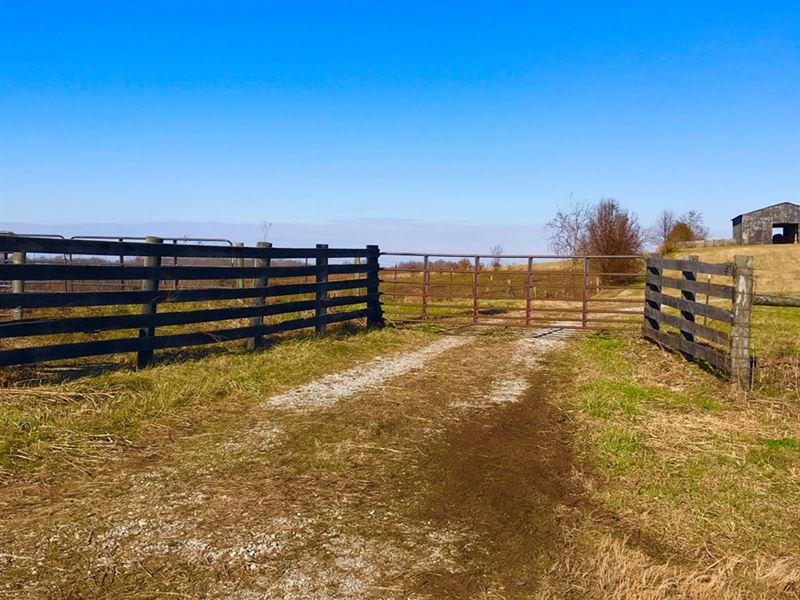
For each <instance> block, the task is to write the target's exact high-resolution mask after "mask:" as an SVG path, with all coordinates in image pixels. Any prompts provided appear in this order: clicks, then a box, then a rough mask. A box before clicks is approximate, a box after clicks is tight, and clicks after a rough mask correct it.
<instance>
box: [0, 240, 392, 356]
mask: <svg viewBox="0 0 800 600" xmlns="http://www.w3.org/2000/svg"><path fill="white" fill-rule="evenodd" d="M0 253H2V254H3V255H11V256H12V257H13V259H12V261H11V263H8V261H4V262H3V264H0V281H7V282H11V285H10V290H11V291H10V292H3V293H0V309H6V310H10V318H8V319H6V320H0V344H2V346H0V366H8V365H20V364H30V363H37V362H42V361H50V360H57V359H67V358H80V357H87V356H98V355H105V354H117V353H125V352H136V353H137V364H138V365H139V366H140V367H144V366H146V365H148V364H149V363H150V362H151V361H152V356H153V351H154V350H159V349H166V348H178V347H186V346H195V345H200V344H210V343H217V342H224V341H230V340H239V339H246V340H248V347H250V348H255V347H258V346H260V345H261V343H262V340H263V336H265V335H269V334H274V333H280V332H285V331H291V330H296V329H303V328H313V329H314V330H315V331H316V332H317V333H320V334H321V333H324V332H325V329H326V326H327V325H329V324H331V323H340V322H345V321H352V320H356V319H366V321H367V325H369V326H373V325H378V324H380V323H381V321H382V316H381V307H380V302H379V295H378V268H379V267H378V257H379V249H378V247H377V246H367V247H366V248H329V247H328V246H327V245H325V244H318V245H317V246H316V247H314V248H274V247H272V246H271V245H270V244H267V243H260V244H259V245H258V246H255V247H247V246H244V245H241V244H228V245H221V246H204V245H200V244H164V243H163V240H162V239H160V238H147V239H146V241H145V242H138V241H116V240H105V239H99V240H98V239H61V238H44V237H34V236H19V235H0ZM43 255H44V256H45V258H44V259H42V258H41V257H42V256H43ZM49 255H59V256H69V257H70V260H69V261H67V262H66V264H64V263H62V264H52V263H51V262H47V261H48V260H52V258H49ZM76 255H77V256H84V257H91V260H92V261H97V260H103V259H102V258H101V259H98V258H97V257H132V258H133V259H134V261H135V262H136V264H134V265H131V264H125V261H124V260H121V261H120V263H119V264H95V263H94V262H91V263H80V262H78V261H76V260H75V258H74V257H75V256H76ZM31 257H37V262H34V260H29V258H31ZM164 258H172V259H174V261H175V263H177V258H183V259H191V260H192V261H194V262H198V261H202V260H206V261H208V260H213V259H229V260H230V263H229V265H227V266H218V265H216V264H215V265H213V266H207V265H204V264H186V265H178V264H173V265H171V266H163V265H162V264H161V262H162V259H164ZM309 259H313V261H314V262H313V264H310V265H309V264H304V265H299V266H298V265H297V264H293V263H295V262H297V261H305V262H306V263H307V261H308V260H309ZM342 259H345V260H352V261H353V263H352V264H348V263H346V262H345V263H341V262H340V263H336V264H334V263H332V262H331V261H332V260H342ZM362 259H365V260H364V261H363V262H362ZM274 261H283V262H282V263H276V262H274ZM248 263H250V264H248ZM298 279H300V280H301V281H302V282H298ZM309 279H311V280H312V282H309V281H308V280H309ZM178 280H180V281H181V282H182V284H183V285H184V286H185V285H189V284H190V283H191V282H200V281H204V282H206V283H210V287H202V288H196V289H191V288H190V289H177V281H178ZM51 281H66V282H75V281H82V282H101V283H102V282H107V281H116V282H119V281H122V282H128V283H130V282H136V281H138V282H139V285H140V289H139V290H136V291H127V290H126V289H124V288H125V285H124V283H123V290H122V291H103V289H102V288H101V289H99V290H98V289H93V290H91V291H80V292H76V291H69V290H71V289H72V286H69V285H68V286H66V290H68V291H61V290H58V291H39V290H37V291H31V290H29V289H26V284H27V282H51ZM163 281H173V282H174V283H175V285H174V287H173V289H161V282H163ZM230 281H232V282H233V284H234V285H233V286H232V287H226V286H224V285H223V283H225V282H230ZM334 292H335V294H333V295H332V293H334ZM221 301H224V302H229V301H233V302H234V303H235V305H233V306H231V305H225V306H219V305H217V306H211V307H209V306H205V305H202V306H200V307H189V308H188V309H183V310H170V311H166V312H159V311H158V307H159V305H161V304H171V305H174V304H175V303H214V302H221ZM126 305H128V306H130V305H139V306H140V309H139V312H138V314H137V313H131V312H130V309H128V310H127V311H124V310H122V308H123V307H124V306H126ZM99 307H117V311H116V312H121V313H122V314H106V313H107V312H108V310H107V309H106V311H105V312H103V313H102V314H96V313H97V309H98V308H99ZM76 308H86V309H95V310H94V314H91V311H90V314H83V313H85V312H86V311H79V312H80V313H81V314H77V315H75V314H70V310H72V309H76ZM43 309H45V310H46V309H60V310H59V312H58V313H57V314H56V315H53V314H45V315H38V316H37V315H34V316H29V315H28V314H27V313H28V312H35V311H37V310H43ZM51 312H52V311H51ZM266 317H276V318H279V320H277V322H270V323H266V322H265V321H264V319H265V318H266ZM226 321H228V322H232V324H231V323H229V326H228V327H222V326H220V322H226ZM237 321H239V323H237ZM242 323H246V325H243V324H242ZM199 324H206V325H207V327H205V328H203V329H204V330H202V331H188V332H185V331H182V332H177V333H174V332H169V333H167V334H162V335H158V334H157V330H158V329H159V328H164V327H176V326H188V325H199ZM212 324H213V325H212ZM135 330H138V335H137V336H136V337H133V336H130V333H129V332H130V331H135ZM108 332H122V333H121V335H122V336H123V337H115V338H112V339H91V338H90V337H89V336H91V335H94V334H97V333H108ZM126 332H128V333H126ZM66 334H85V337H84V339H78V340H77V341H75V340H74V339H72V338H70V339H69V340H68V341H66V342H64V341H63V340H60V339H56V340H49V341H50V343H46V342H47V341H48V340H47V339H44V338H42V337H41V336H58V335H66ZM87 337H88V338H89V339H85V338H87ZM42 339H44V342H42V341H40V342H39V344H40V345H36V344H37V340H42ZM10 340H14V342H13V343H11V342H10Z"/></svg>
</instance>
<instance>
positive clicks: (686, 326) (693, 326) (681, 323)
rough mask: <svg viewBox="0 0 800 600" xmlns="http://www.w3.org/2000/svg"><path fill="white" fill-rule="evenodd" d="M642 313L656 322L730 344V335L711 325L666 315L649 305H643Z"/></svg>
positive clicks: (726, 344)
mask: <svg viewBox="0 0 800 600" xmlns="http://www.w3.org/2000/svg"><path fill="white" fill-rule="evenodd" d="M644 315H645V316H646V317H650V318H651V319H653V320H654V321H657V322H658V323H663V324H665V325H670V326H671V327H676V328H678V329H680V330H681V331H686V332H688V333H691V334H693V335H695V336H698V337H702V338H705V339H706V340H708V341H710V342H714V343H715V344H721V345H723V346H728V345H729V344H730V337H729V336H728V334H726V333H725V332H724V331H719V330H718V329H713V328H712V327H707V326H705V325H701V324H700V323H697V322H694V321H687V320H686V319H684V318H683V317H680V316H677V315H668V314H667V313H664V312H662V311H660V310H655V309H654V308H650V307H649V306H645V308H644Z"/></svg>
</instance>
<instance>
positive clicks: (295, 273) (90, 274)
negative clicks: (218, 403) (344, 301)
mask: <svg viewBox="0 0 800 600" xmlns="http://www.w3.org/2000/svg"><path fill="white" fill-rule="evenodd" d="M371 271H375V267H372V266H370V265H367V264H362V265H330V266H329V267H328V272H329V273H331V274H335V275H344V274H347V275H350V274H355V273H369V272H371ZM316 272H317V267H316V266H302V267H195V266H184V267H170V266H167V267H130V266H110V265H109V266H105V265H103V266H98V265H31V264H28V265H0V280H15V279H16V280H22V281H61V280H73V281H96V280H108V279H110V280H117V281H119V280H133V279H159V280H170V279H180V280H183V281H186V280H201V279H202V280H205V279H255V278H258V277H267V278H269V279H276V278H281V277H310V276H314V275H315V274H316Z"/></svg>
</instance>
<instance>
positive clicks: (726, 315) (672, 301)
mask: <svg viewBox="0 0 800 600" xmlns="http://www.w3.org/2000/svg"><path fill="white" fill-rule="evenodd" d="M644 296H645V299H646V300H647V301H648V302H649V303H653V304H656V305H658V304H664V305H666V306H669V307H671V308H677V309H678V310H685V311H689V312H692V313H694V314H695V315H699V316H701V317H708V318H709V319H714V320H716V321H722V322H723V323H728V324H730V323H733V313H732V312H730V311H729V310H725V309H724V308H720V307H719V306H713V305H710V304H701V303H700V302H691V301H689V300H685V299H683V298H676V297H675V296H669V295H667V294H661V293H658V292H654V291H652V290H649V289H648V290H645V291H644Z"/></svg>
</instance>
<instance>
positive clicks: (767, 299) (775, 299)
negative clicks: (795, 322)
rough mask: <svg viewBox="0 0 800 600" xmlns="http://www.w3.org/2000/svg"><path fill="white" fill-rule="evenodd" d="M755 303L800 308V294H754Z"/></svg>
mask: <svg viewBox="0 0 800 600" xmlns="http://www.w3.org/2000/svg"><path fill="white" fill-rule="evenodd" d="M753 304H755V305H756V306H782V307H786V308H800V296H780V295H775V294H753Z"/></svg>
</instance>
